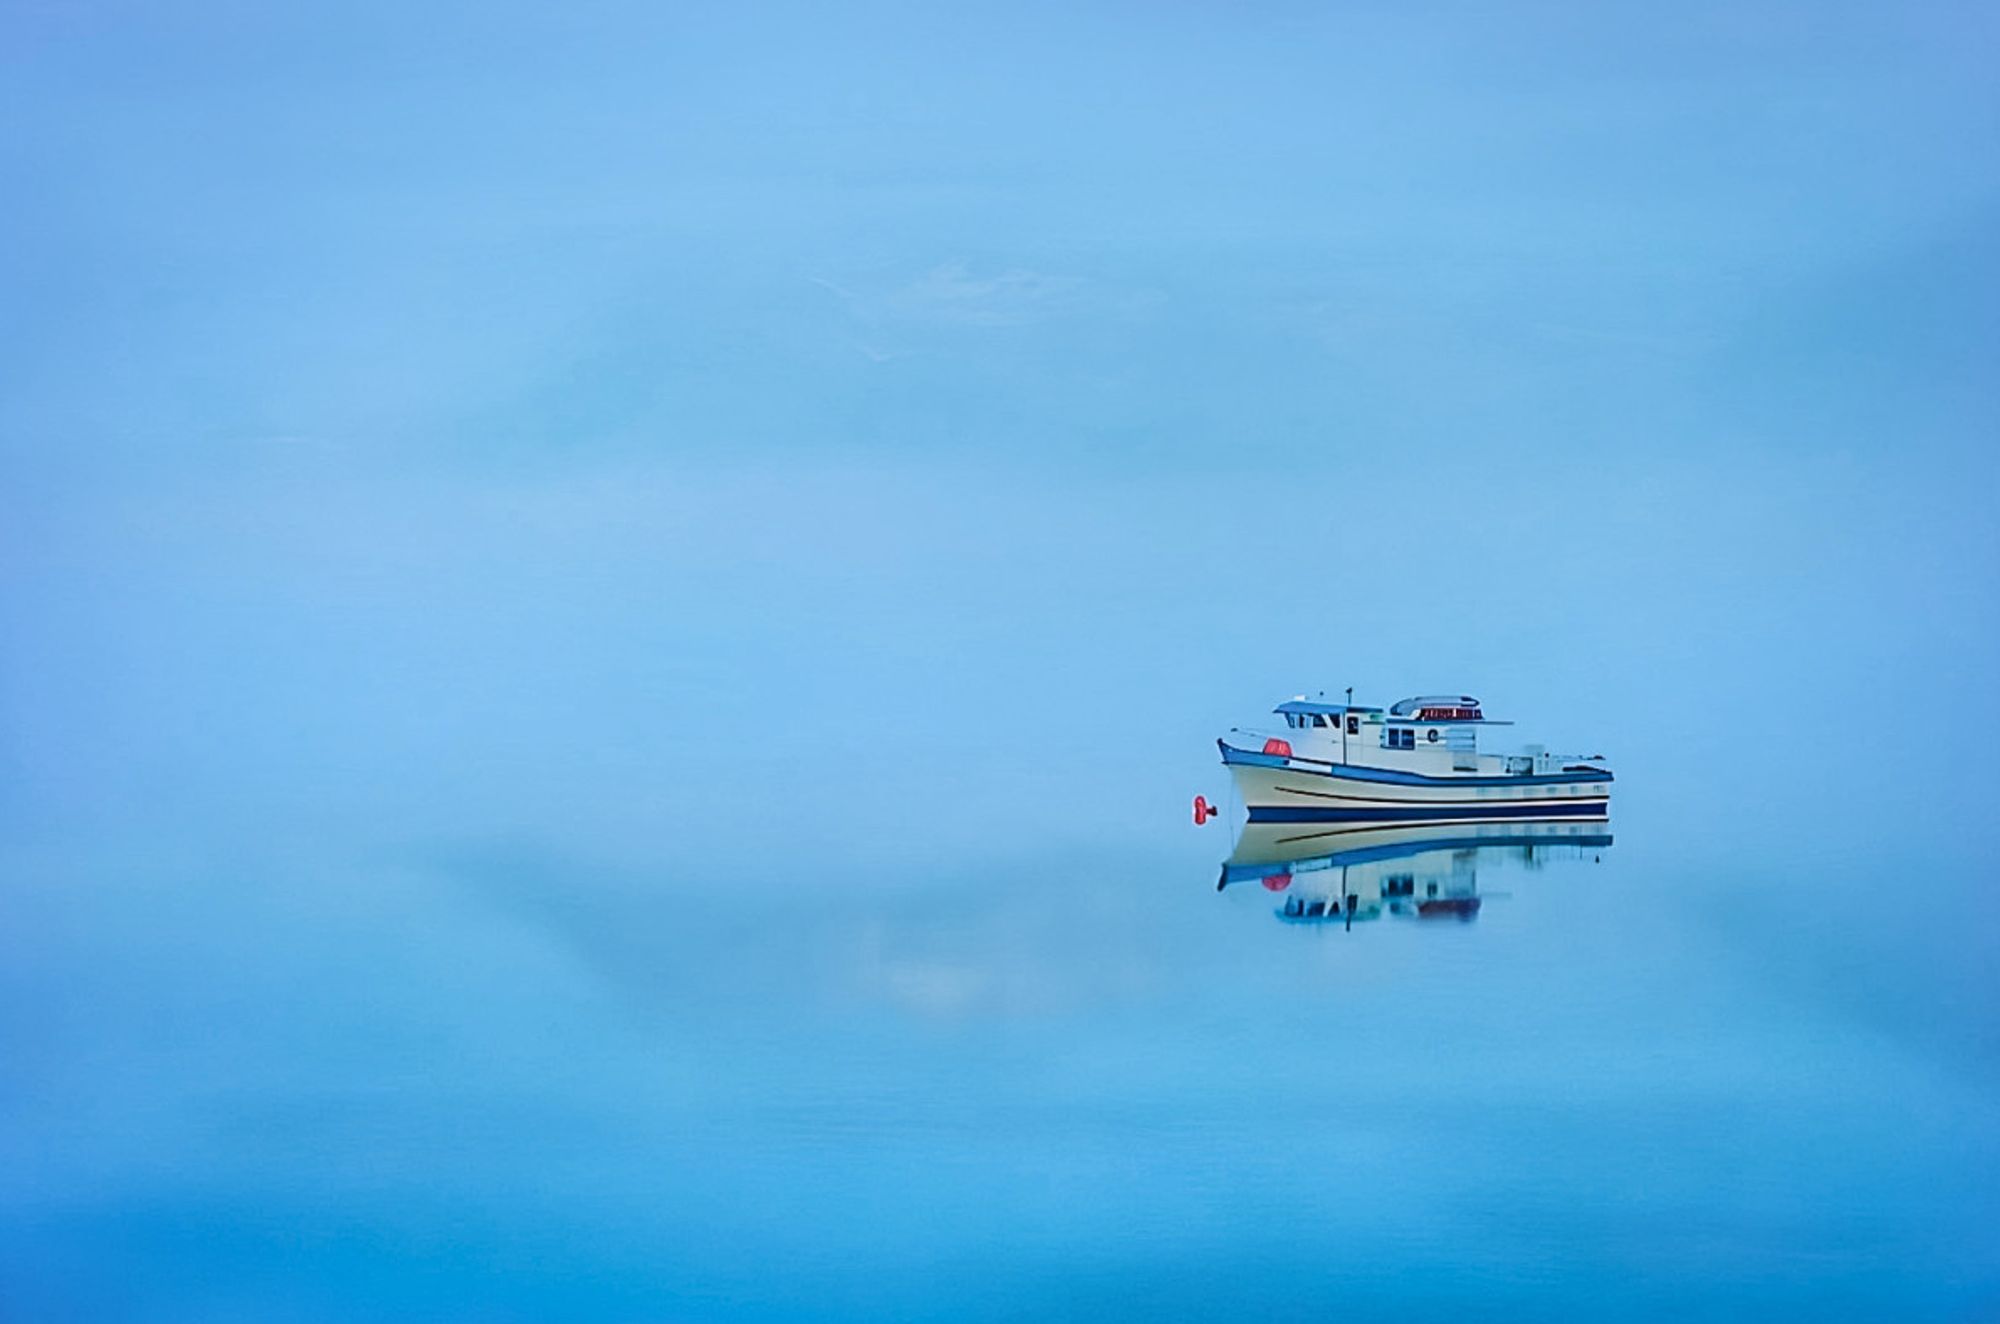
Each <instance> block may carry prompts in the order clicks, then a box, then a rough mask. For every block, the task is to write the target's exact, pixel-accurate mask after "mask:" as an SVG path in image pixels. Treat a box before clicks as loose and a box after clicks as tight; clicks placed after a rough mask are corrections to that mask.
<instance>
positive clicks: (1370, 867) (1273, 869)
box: [1216, 823, 1611, 925]
mask: <svg viewBox="0 0 2000 1324" xmlns="http://www.w3.org/2000/svg"><path fill="white" fill-rule="evenodd" d="M1610 844H1611V834H1610V833H1609V832H1607V831H1605V830H1604V824H1602V823H1532V824H1522V823H1485V824H1476V825H1471V826H1465V825H1456V824H1446V825H1422V826H1407V825H1405V826H1398V827H1377V828H1361V829H1353V828H1346V829H1335V830H1332V831H1320V832H1307V833H1303V834H1302V833H1299V832H1298V831H1297V830H1296V829H1295V828H1294V827H1292V826H1290V825H1283V826H1280V825H1272V824H1255V823H1253V824H1251V825H1249V826H1247V827H1245V828H1244V829H1243V835H1242V836H1241V837H1240V838H1238V839H1237V842H1236V848H1235V850H1233V851H1232V852H1231V853H1230V856H1229V859H1228V860H1227V861H1225V862H1224V863H1223V866H1222V877H1221V878H1220V879H1219V880H1218V881H1217V882H1216V888H1217V890H1218V891H1219V890H1221V889H1222V888H1225V887H1228V886H1230V885H1231V884H1234V883H1256V884H1259V885H1261V886H1262V887H1263V888H1264V889H1265V890H1266V891H1268V892H1274V893H1280V894H1282V897H1283V900H1282V901H1281V902H1280V904H1279V908H1278V918H1279V919H1281V920H1284V921H1285V922H1287V923H1292V924H1313V923H1326V922H1334V923H1345V924H1349V925H1352V924H1354V923H1355V922H1356V921H1360V920H1371V919H1379V918H1381V917H1382V916H1384V915H1396V916H1404V917H1409V918H1414V919H1457V920H1460V921H1469V920H1471V919H1473V918H1474V917H1475V916H1477V915H1478V913H1479V907H1480V897H1479V872H1478V871H1479V865H1480V864H1481V863H1486V864H1497V863H1500V862H1501V861H1503V860H1505V859H1508V858H1510V857H1511V858H1513V859H1516V860H1520V861H1524V862H1527V863H1531V864H1532V863H1539V862H1541V861H1543V860H1546V859H1548V858H1550V857H1552V856H1554V855H1557V854H1565V853H1576V854H1581V853H1582V852H1584V851H1589V850H1601V849H1603V848H1604V847H1606V846H1609V845H1610Z"/></svg>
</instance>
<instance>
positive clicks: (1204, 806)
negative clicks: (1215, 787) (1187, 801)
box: [1194, 795, 1222, 827]
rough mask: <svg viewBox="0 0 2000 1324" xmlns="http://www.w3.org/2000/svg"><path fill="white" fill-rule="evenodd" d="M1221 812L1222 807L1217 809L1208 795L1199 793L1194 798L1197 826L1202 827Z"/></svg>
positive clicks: (1195, 823) (1195, 822)
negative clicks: (1209, 800) (1210, 801)
mask: <svg viewBox="0 0 2000 1324" xmlns="http://www.w3.org/2000/svg"><path fill="white" fill-rule="evenodd" d="M1221 813H1222V811H1221V810H1220V809H1217V808H1216V807H1215V806H1214V805H1212V804H1210V803H1209V802H1208V797H1207V796H1205V795H1197V796H1196V797H1195V798H1194V825H1195V826H1196V827H1200V826H1201V825H1202V824H1204V823H1206V822H1208V820H1209V819H1211V818H1215V817H1218V816H1219V815H1220V814H1221Z"/></svg>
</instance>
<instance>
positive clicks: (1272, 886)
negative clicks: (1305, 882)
mask: <svg viewBox="0 0 2000 1324" xmlns="http://www.w3.org/2000/svg"><path fill="white" fill-rule="evenodd" d="M1263 882H1264V890H1265V891H1266V892H1282V891H1284V890H1285V889H1286V888H1288V887H1290V886H1291V885H1292V876H1291V875H1290V874H1288V873H1267V874H1265V875H1264V879H1263Z"/></svg>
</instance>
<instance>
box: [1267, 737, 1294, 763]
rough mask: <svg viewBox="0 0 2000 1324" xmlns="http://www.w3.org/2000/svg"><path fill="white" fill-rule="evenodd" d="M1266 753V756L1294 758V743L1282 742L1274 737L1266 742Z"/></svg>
mask: <svg viewBox="0 0 2000 1324" xmlns="http://www.w3.org/2000/svg"><path fill="white" fill-rule="evenodd" d="M1264 752H1265V753H1266V754H1282V755H1284V756H1285V757H1286V758H1290V757H1291V756H1292V742H1291V741H1289V740H1280V739H1278V737H1276V736H1272V737H1271V738H1270V739H1268V740H1266V741H1265V742H1264Z"/></svg>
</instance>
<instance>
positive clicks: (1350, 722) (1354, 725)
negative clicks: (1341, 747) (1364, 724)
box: [1347, 713, 1361, 736]
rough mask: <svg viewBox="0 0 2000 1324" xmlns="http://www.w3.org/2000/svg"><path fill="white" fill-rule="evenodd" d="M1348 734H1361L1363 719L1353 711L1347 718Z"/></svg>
mask: <svg viewBox="0 0 2000 1324" xmlns="http://www.w3.org/2000/svg"><path fill="white" fill-rule="evenodd" d="M1347 734H1349V735H1351V736H1358V735H1360V734H1361V719H1360V718H1359V717H1356V716H1354V715H1353V714H1352V713H1350V714H1348V718H1347Z"/></svg>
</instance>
